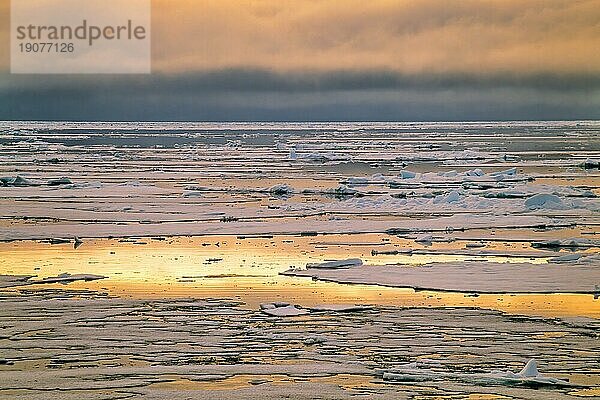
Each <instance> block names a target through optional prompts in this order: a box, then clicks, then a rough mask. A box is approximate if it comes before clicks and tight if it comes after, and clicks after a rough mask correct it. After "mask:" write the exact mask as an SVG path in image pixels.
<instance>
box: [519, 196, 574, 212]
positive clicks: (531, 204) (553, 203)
mask: <svg viewBox="0 0 600 400" xmlns="http://www.w3.org/2000/svg"><path fill="white" fill-rule="evenodd" d="M525 207H527V208H528V209H530V210H537V209H550V210H562V209H564V208H565V207H566V205H565V203H564V202H563V201H562V200H561V198H560V197H558V196H556V195H554V194H546V193H539V194H536V195H533V196H531V197H530V198H528V199H527V200H525Z"/></svg>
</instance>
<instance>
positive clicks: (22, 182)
mask: <svg viewBox="0 0 600 400" xmlns="http://www.w3.org/2000/svg"><path fill="white" fill-rule="evenodd" d="M0 186H37V185H36V184H35V183H33V182H31V181H30V180H29V179H26V178H23V177H22V176H20V175H17V176H5V177H1V178H0Z"/></svg>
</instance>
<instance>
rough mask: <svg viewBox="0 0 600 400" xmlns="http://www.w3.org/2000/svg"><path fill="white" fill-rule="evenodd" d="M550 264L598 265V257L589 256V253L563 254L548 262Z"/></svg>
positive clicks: (599, 257)
mask: <svg viewBox="0 0 600 400" xmlns="http://www.w3.org/2000/svg"><path fill="white" fill-rule="evenodd" d="M548 262H550V263H554V264H568V263H577V264H589V263H600V255H599V254H598V253H594V254H589V253H571V254H565V255H562V256H558V257H554V258H551V259H550V260H548Z"/></svg>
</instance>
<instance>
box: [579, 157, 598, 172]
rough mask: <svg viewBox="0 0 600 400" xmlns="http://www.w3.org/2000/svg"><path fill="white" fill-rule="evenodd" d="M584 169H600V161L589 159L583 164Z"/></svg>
mask: <svg viewBox="0 0 600 400" xmlns="http://www.w3.org/2000/svg"><path fill="white" fill-rule="evenodd" d="M582 167H583V168H585V169H592V168H600V160H596V159H593V158H588V159H587V160H585V161H584V162H583V164H582Z"/></svg>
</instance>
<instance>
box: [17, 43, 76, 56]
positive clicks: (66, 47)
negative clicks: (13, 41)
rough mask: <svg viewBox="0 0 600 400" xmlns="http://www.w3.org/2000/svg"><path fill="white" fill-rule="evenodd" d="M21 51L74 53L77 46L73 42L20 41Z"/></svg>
mask: <svg viewBox="0 0 600 400" xmlns="http://www.w3.org/2000/svg"><path fill="white" fill-rule="evenodd" d="M19 50H20V51H21V53H73V52H74V51H75V46H74V44H73V43H51V42H42V43H29V42H27V43H19Z"/></svg>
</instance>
